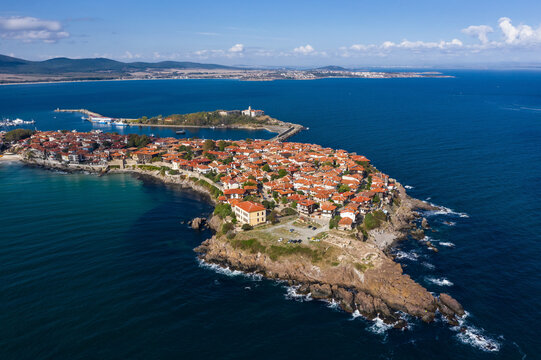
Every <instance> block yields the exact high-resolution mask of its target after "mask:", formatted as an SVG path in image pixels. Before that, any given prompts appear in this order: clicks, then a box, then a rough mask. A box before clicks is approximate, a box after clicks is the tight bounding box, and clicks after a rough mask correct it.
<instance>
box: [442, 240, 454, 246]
mask: <svg viewBox="0 0 541 360" xmlns="http://www.w3.org/2000/svg"><path fill="white" fill-rule="evenodd" d="M440 245H441V246H447V247H455V244H453V243H452V242H449V241H440Z"/></svg>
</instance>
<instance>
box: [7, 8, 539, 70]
mask: <svg viewBox="0 0 541 360" xmlns="http://www.w3.org/2000/svg"><path fill="white" fill-rule="evenodd" d="M540 25H541V1H513V2H511V1H475V0H469V1H462V0H453V1H438V0H432V1H425V0H421V1H419V0H416V1H390V0H381V1H340V0H337V1H317V0H312V1H304V0H301V1H295V0H289V1H282V0H274V1H235V0H233V1H231V0H228V1H224V0H222V1H209V0H193V1H189V2H188V1H167V0H154V1H145V2H141V1H134V0H132V1H124V0H122V1H114V0H109V1H105V0H93V1H84V2H83V1H73V0H72V1H64V0H59V1H55V0H46V1H44V0H41V1H35V0H32V1H29V0H2V5H1V7H0V53H1V54H8V55H13V56H17V57H22V58H26V59H33V60H41V59H47V58H51V57H58V56H67V57H73V58H80V57H102V56H103V57H109V58H113V59H118V60H122V61H160V60H179V61H183V60H186V61H198V62H213V63H222V64H247V65H287V66H312V65H328V64H337V65H347V66H425V65H426V66H438V65H440V66H441V65H471V64H475V65H481V66H483V65H486V66H493V65H495V64H500V63H509V62H514V63H525V64H526V63H540V62H541V27H540Z"/></svg>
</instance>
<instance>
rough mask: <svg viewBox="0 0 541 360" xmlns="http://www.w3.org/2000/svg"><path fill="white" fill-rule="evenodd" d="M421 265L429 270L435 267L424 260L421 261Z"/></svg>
mask: <svg viewBox="0 0 541 360" xmlns="http://www.w3.org/2000/svg"><path fill="white" fill-rule="evenodd" d="M421 265H423V266H424V267H425V268H427V269H430V270H434V269H435V268H436V266H434V265H432V264H431V263H428V262H426V261H424V262H422V263H421Z"/></svg>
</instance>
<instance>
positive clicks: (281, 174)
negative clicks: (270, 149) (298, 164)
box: [278, 169, 287, 178]
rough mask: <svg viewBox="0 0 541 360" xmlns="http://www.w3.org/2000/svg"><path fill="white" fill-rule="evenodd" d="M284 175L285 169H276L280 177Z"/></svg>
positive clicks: (285, 173)
mask: <svg viewBox="0 0 541 360" xmlns="http://www.w3.org/2000/svg"><path fill="white" fill-rule="evenodd" d="M286 175H287V171H286V170H285V169H280V170H278V176H280V177H281V178H283V177H284V176H286Z"/></svg>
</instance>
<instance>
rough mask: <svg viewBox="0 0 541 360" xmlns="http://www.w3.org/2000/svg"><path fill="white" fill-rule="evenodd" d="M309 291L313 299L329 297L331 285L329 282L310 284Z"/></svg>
mask: <svg viewBox="0 0 541 360" xmlns="http://www.w3.org/2000/svg"><path fill="white" fill-rule="evenodd" d="M310 293H311V294H312V298H314V299H330V298H331V296H332V290H331V286H330V285H329V284H322V285H320V284H312V285H310Z"/></svg>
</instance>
